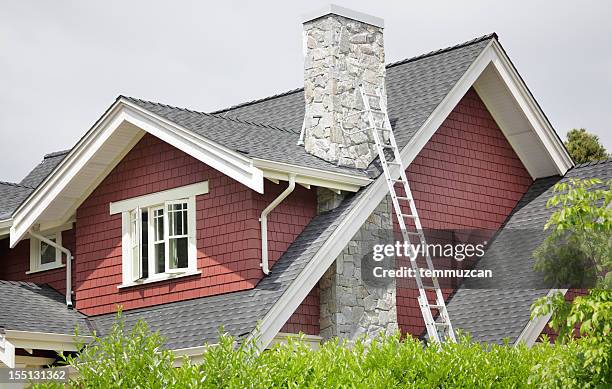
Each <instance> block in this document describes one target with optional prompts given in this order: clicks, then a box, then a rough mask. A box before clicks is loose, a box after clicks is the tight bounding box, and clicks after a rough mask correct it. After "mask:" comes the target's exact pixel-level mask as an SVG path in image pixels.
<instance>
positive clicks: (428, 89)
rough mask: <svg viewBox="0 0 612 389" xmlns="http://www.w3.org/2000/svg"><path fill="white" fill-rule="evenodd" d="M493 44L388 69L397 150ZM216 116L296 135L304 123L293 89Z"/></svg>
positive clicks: (469, 45) (300, 94)
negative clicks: (284, 129) (282, 130)
mask: <svg viewBox="0 0 612 389" xmlns="http://www.w3.org/2000/svg"><path fill="white" fill-rule="evenodd" d="M492 39H497V35H495V34H489V35H485V36H483V37H480V38H476V39H474V40H471V41H469V42H465V43H462V44H459V45H456V46H453V47H449V48H445V49H441V50H437V51H433V52H431V53H427V54H424V55H420V56H418V57H414V58H410V59H406V60H403V61H399V62H395V63H391V64H388V65H387V78H386V84H387V96H388V110H389V120H390V121H391V124H392V125H393V131H394V133H395V136H396V138H397V142H398V145H400V146H404V145H405V144H407V143H408V141H409V140H410V139H411V138H412V136H414V134H415V133H416V131H417V130H418V129H419V128H420V127H421V126H422V125H423V123H424V122H425V120H426V119H427V118H428V117H429V116H430V115H431V113H432V112H433V110H434V109H435V108H436V107H437V106H438V104H440V102H441V101H442V99H443V98H444V97H445V96H446V95H447V94H448V93H449V92H450V90H451V88H452V87H453V86H454V85H455V84H456V83H457V81H459V79H460V78H461V76H462V75H463V74H464V73H465V72H466V70H467V69H468V67H469V66H470V65H471V64H472V62H474V60H475V59H476V57H478V55H479V54H480V53H481V52H482V50H483V49H484V48H485V47H486V46H487V44H489V42H490V41H491V40H492ZM214 114H216V115H221V116H223V117H229V118H238V119H242V120H250V121H253V122H257V123H265V124H269V125H274V126H279V127H283V128H287V129H292V130H293V131H294V132H297V133H299V132H300V129H301V128H302V121H303V119H304V89H302V88H300V89H294V90H292V91H289V92H286V93H282V94H279V95H276V96H272V97H268V98H265V99H261V100H256V101H252V102H248V103H244V104H240V105H237V106H234V107H230V108H226V109H222V110H219V111H215V112H214Z"/></svg>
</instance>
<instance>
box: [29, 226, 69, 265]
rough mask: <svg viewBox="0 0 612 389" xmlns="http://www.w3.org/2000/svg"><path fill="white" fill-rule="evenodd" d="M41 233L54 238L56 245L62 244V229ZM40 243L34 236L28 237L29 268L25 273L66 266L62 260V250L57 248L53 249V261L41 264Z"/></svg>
mask: <svg viewBox="0 0 612 389" xmlns="http://www.w3.org/2000/svg"><path fill="white" fill-rule="evenodd" d="M42 235H44V236H46V237H48V238H52V239H55V242H56V243H57V244H58V245H60V246H61V245H62V231H59V230H58V231H55V232H45V233H42ZM41 243H42V242H41V241H40V240H38V239H36V238H30V270H28V271H26V274H34V273H40V272H44V271H49V270H54V269H60V268H62V267H65V266H66V264H64V263H63V262H62V252H61V251H59V250H58V249H55V262H51V263H46V264H42V263H41V258H40V245H41Z"/></svg>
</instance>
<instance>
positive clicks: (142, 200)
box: [109, 181, 208, 215]
mask: <svg viewBox="0 0 612 389" xmlns="http://www.w3.org/2000/svg"><path fill="white" fill-rule="evenodd" d="M207 193H208V181H202V182H198V183H197V184H191V185H186V186H181V187H179V188H174V189H168V190H164V191H161V192H155V193H150V194H146V195H143V196H138V197H132V198H129V199H125V200H121V201H115V202H112V203H110V207H109V208H110V214H111V215H114V214H117V213H121V212H127V211H130V210H133V209H136V207H140V208H147V207H151V206H153V205H158V204H163V203H164V202H166V201H171V200H178V199H186V198H188V197H192V196H199V195H203V194H207Z"/></svg>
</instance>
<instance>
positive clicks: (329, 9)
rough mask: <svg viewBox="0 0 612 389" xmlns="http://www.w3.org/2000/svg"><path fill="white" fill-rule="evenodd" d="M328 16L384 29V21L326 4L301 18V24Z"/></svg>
mask: <svg viewBox="0 0 612 389" xmlns="http://www.w3.org/2000/svg"><path fill="white" fill-rule="evenodd" d="M330 14H334V15H340V16H344V17H345V18H349V19H353V20H356V21H358V22H362V23H366V24H371V25H373V26H376V27H380V28H385V21H384V20H383V19H382V18H379V17H376V16H373V15H368V14H366V13H363V12H359V11H354V10H352V9H349V8H344V7H341V6H339V5H336V4H328V5H326V6H324V7H323V8H321V9H318V10H316V11H313V12H309V13H308V14H306V15H304V16H303V17H302V20H303V22H302V23H308V22H310V21H312V20H315V19H319V18H322V17H323V16H327V15H330Z"/></svg>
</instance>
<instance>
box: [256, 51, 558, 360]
mask: <svg viewBox="0 0 612 389" xmlns="http://www.w3.org/2000/svg"><path fill="white" fill-rule="evenodd" d="M495 45H497V42H496V41H495V40H492V41H491V43H489V44H488V46H487V47H486V48H484V49H483V51H482V52H481V53H480V54H479V56H478V57H477V58H476V59H475V60H474V62H472V64H471V65H470V66H469V68H468V69H467V70H466V72H465V73H464V74H463V75H462V76H461V78H460V79H459V81H458V82H457V84H455V85H454V86H453V88H451V90H450V92H449V93H448V94H447V95H446V96H445V97H444V99H443V100H442V101H441V102H440V104H439V105H438V106H437V107H436V108H435V109H434V111H433V112H432V113H431V115H430V116H429V117H428V118H427V120H426V121H425V122H424V123H423V125H422V126H421V128H420V129H419V130H418V131H417V133H416V134H415V136H413V137H412V139H411V140H410V142H408V144H407V145H406V146H404V148H403V149H402V150H401V153H400V154H401V157H402V161H403V163H404V166H409V165H410V163H412V161H413V160H414V159H415V158H416V156H417V155H418V154H419V152H420V151H421V150H422V149H423V147H424V146H425V144H427V142H428V141H429V139H430V138H431V137H432V136H433V134H434V133H435V132H436V131H437V130H438V128H439V127H440V126H441V125H442V123H443V122H444V120H446V118H447V117H448V115H449V114H450V113H451V111H452V110H453V109H454V108H455V107H456V106H457V104H458V103H459V101H460V100H461V99H462V98H463V96H464V95H465V94H466V92H467V91H468V90H469V88H470V87H472V85H474V83H475V82H476V80H477V79H478V77H479V76H480V75H481V74H482V72H483V71H484V70H485V69H486V67H487V66H488V65H489V64H491V63H492V62H493V61H495V60H498V61H499V57H500V53H499V51H498V50H497V49H494V48H493V47H495ZM501 54H503V53H501ZM504 55H505V54H504ZM537 114H538V115H543V113H541V112H540V111H539V110H538V113H537ZM550 130H552V128H550ZM553 134H554V131H553ZM555 138H556V136H555ZM556 139H557V145H556V146H555V147H554V148H551V149H548V148H547V150H548V151H549V152H551V153H553V152H560V151H559V148H558V147H557V146H559V145H560V147H561V148H563V145H562V143H561V142H560V141H559V140H558V138H556ZM564 150H565V149H564V148H563V152H564ZM564 153H565V152H564ZM558 168H559V171H560V172H563V173H564V172H565V170H564V169H567V168H569V167H568V166H566V165H563V164H561V165H559V166H558ZM395 173H396V176H398V177H399V171H396V172H395ZM365 190H367V193H364V194H362V195H361V196H362V197H361V199H359V201H358V203H357V204H354V205H353V207H352V209H351V210H350V211H349V214H348V215H347V216H346V217H345V218H344V219H343V220H342V221H341V222H340V224H339V225H338V226H337V227H336V228H335V230H334V231H333V232H332V233H331V235H330V237H329V238H328V239H327V240H326V241H325V243H324V244H323V246H321V248H320V249H319V251H318V252H317V253H316V254H315V256H314V257H313V259H312V260H311V261H310V262H309V263H308V264H307V265H306V266H305V268H304V269H303V270H302V271H301V272H300V274H299V275H298V276H297V277H296V279H295V280H294V282H293V283H292V284H291V285H290V286H289V288H288V289H287V290H286V291H285V292H284V293H283V295H282V296H281V297H280V298H279V299H278V300H277V302H276V303H275V304H274V305H273V306H272V308H271V309H270V310H269V311H268V312H267V313H266V315H265V316H264V318H263V319H262V321H261V325H260V332H259V333H258V335H259V338H258V345H259V347H260V349H263V348H265V347H266V346H267V345H268V344H269V343H270V342H271V341H272V339H273V338H274V337H275V336H276V334H277V333H278V331H280V329H281V328H282V326H283V325H284V324H285V323H286V321H287V320H288V319H289V317H290V316H291V314H293V312H295V310H296V309H297V308H298V306H299V304H301V302H302V301H303V300H304V298H305V297H306V295H307V294H308V293H309V292H310V290H311V289H312V288H313V287H314V285H315V284H316V283H317V282H318V281H319V280H320V279H321V277H322V276H323V274H324V272H325V271H326V270H327V269H328V268H329V267H330V266H331V264H332V263H333V262H334V260H335V259H336V257H337V256H338V255H339V254H340V252H341V251H342V250H343V249H344V247H345V246H346V244H348V242H349V241H350V239H352V237H353V236H354V235H355V233H356V232H357V231H358V230H359V228H360V227H361V225H362V224H363V221H365V220H366V218H367V217H369V215H370V214H371V213H372V212H373V211H374V209H375V208H376V206H377V205H378V204H379V203H380V202H381V201H382V200H383V198H384V197H385V196H386V195H387V193H388V190H387V183H386V179H385V176H384V175H380V176H379V177H378V178H377V179H376V180H375V181H374V182H373V183H372V184H371V185H370V186H369V187H368V188H366V189H365ZM254 336H255V334H253V333H251V334H250V335H249V338H253V337H254Z"/></svg>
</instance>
